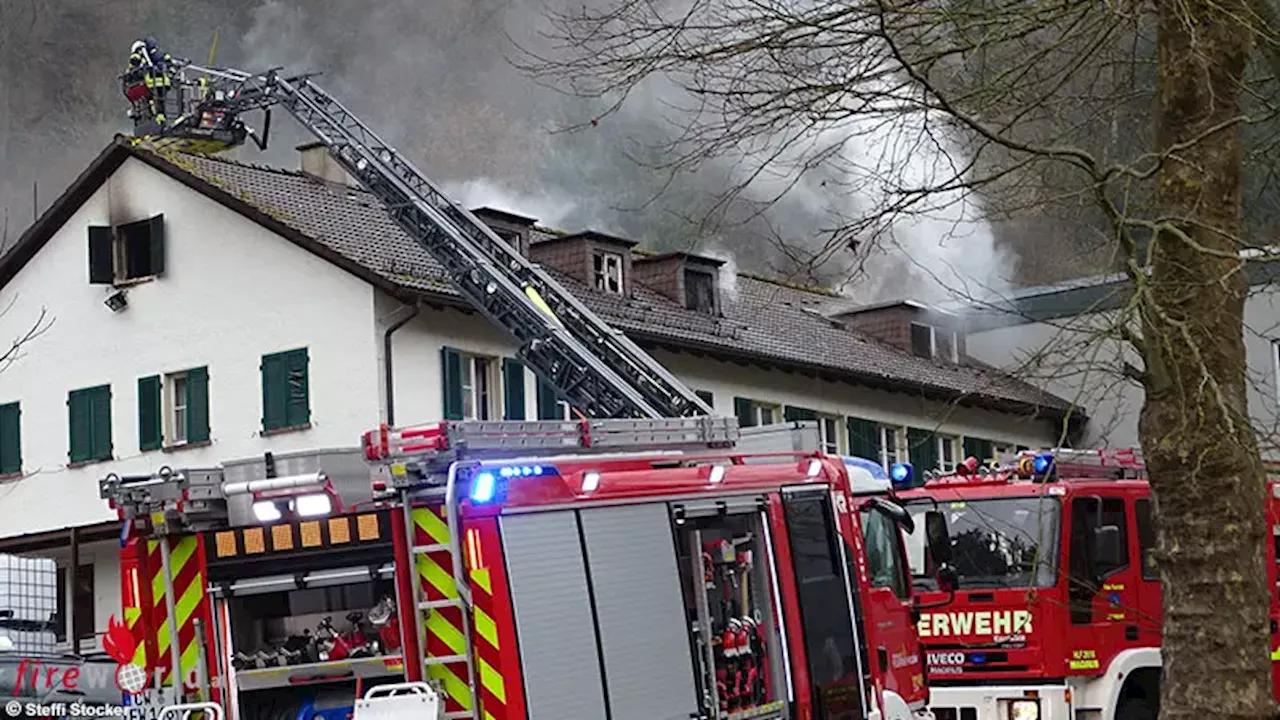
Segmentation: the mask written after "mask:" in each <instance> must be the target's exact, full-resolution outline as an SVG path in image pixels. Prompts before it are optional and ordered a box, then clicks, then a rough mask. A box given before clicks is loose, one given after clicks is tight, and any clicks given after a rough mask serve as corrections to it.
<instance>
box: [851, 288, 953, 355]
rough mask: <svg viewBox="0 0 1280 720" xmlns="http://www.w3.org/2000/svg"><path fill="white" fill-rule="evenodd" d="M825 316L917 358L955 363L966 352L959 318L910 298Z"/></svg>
mask: <svg viewBox="0 0 1280 720" xmlns="http://www.w3.org/2000/svg"><path fill="white" fill-rule="evenodd" d="M828 317H830V318H831V319H832V320H835V321H837V322H840V323H843V324H844V325H846V326H848V327H851V328H853V329H855V330H859V331H861V332H864V333H866V334H867V335H870V336H872V337H874V338H876V339H878V340H881V341H883V342H886V343H889V344H890V345H894V346H896V347H899V348H902V349H903V350H906V351H907V352H910V353H911V354H913V355H916V356H918V357H925V358H932V359H936V360H940V361H942V362H948V363H958V362H960V358H961V357H962V356H963V355H964V353H965V337H964V327H963V323H962V321H961V320H960V318H959V317H957V316H956V315H953V314H952V313H948V312H945V311H942V310H938V309H936V308H932V307H929V306H927V305H923V304H921V303H917V302H913V301H911V300H902V301H895V302H891V303H881V304H878V305H869V306H866V307H861V308H854V309H852V310H845V311H839V312H835V313H831V314H829V315H828Z"/></svg>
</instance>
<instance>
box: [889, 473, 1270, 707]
mask: <svg viewBox="0 0 1280 720" xmlns="http://www.w3.org/2000/svg"><path fill="white" fill-rule="evenodd" d="M1271 488H1272V501H1271V505H1270V517H1271V518H1272V525H1273V527H1275V528H1277V529H1280V525H1278V524H1277V523H1278V522H1280V514H1277V512H1276V510H1277V503H1278V502H1280V501H1277V500H1276V499H1275V498H1276V497H1277V493H1280V486H1277V485H1276V484H1275V483H1274V482H1273V483H1272V484H1271ZM900 498H901V499H902V500H903V502H905V503H906V505H907V508H908V510H910V511H911V512H912V513H913V514H915V515H917V516H918V515H921V514H923V513H925V512H928V511H935V510H936V511H940V512H941V513H943V514H944V515H945V518H946V522H947V526H948V531H949V533H950V537H951V542H952V545H953V547H952V548H951V549H950V551H947V552H946V554H944V555H943V556H942V559H943V560H945V561H946V562H949V563H952V564H953V568H954V572H955V573H956V574H957V576H958V583H957V584H956V588H955V592H954V595H952V594H951V593H949V592H944V591H942V590H940V589H939V585H938V581H937V580H936V579H935V578H933V577H930V576H927V575H926V573H927V572H928V571H929V569H930V568H931V567H932V565H933V562H934V558H937V557H938V556H937V555H935V554H934V553H935V552H936V550H931V549H927V548H926V547H925V543H924V541H923V539H921V538H920V537H919V533H918V532H917V533H915V534H913V535H912V536H909V537H908V540H907V542H908V556H909V558H910V564H911V570H912V574H913V584H914V586H915V589H916V591H917V592H919V593H920V596H921V600H922V602H924V603H925V604H930V603H931V601H935V600H945V599H948V598H950V599H951V603H950V604H948V605H946V606H945V607H942V608H938V609H936V610H933V611H926V612H924V613H922V614H921V615H920V618H919V625H918V629H919V633H920V636H921V642H923V643H924V645H925V648H926V660H927V664H928V672H929V683H930V686H931V698H930V707H931V709H932V710H933V712H934V714H935V716H936V717H937V718H938V719H939V720H1075V718H1077V717H1091V718H1099V720H1113V719H1114V720H1155V718H1156V716H1157V712H1158V702H1159V682H1160V630H1161V605H1160V599H1161V594H1160V582H1159V576H1158V574H1157V573H1156V569H1155V566H1154V561H1153V560H1152V549H1153V547H1154V545H1155V532H1154V529H1153V526H1152V515H1151V513H1152V505H1151V496H1150V491H1149V488H1148V485H1147V482H1146V480H1145V471H1144V469H1143V465H1142V458H1141V453H1140V451H1136V450H1066V449H1057V450H1052V451H1047V452H1042V453H1031V452H1025V453H1020V454H1018V455H1015V456H1011V457H1003V458H997V459H996V462H995V463H993V464H992V465H990V466H987V467H980V466H979V463H978V461H977V460H976V459H974V458H969V459H968V460H966V462H965V463H963V464H961V466H960V467H958V468H957V471H956V472H955V473H953V474H947V475H941V476H937V477H931V478H928V479H926V480H925V482H924V485H923V488H921V489H915V490H910V491H907V492H904V493H901V494H900ZM1277 537H1278V538H1280V535H1277ZM1277 542H1280V540H1277ZM1267 552H1268V554H1269V555H1270V556H1271V560H1272V562H1270V563H1269V567H1270V568H1271V573H1272V578H1271V580H1272V586H1273V587H1274V586H1275V580H1276V577H1275V562H1274V560H1275V554H1274V553H1275V548H1273V547H1268V549H1267ZM1278 611H1280V605H1277V602H1276V599H1275V598H1274V597H1273V601H1272V617H1273V621H1272V626H1271V628H1272V638H1273V640H1272V642H1273V643H1274V642H1275V641H1276V637H1277V636H1276V622H1275V618H1277V617H1280V613H1278ZM1276 657H1277V656H1276V655H1273V659H1276ZM1080 713H1085V714H1084V715H1081V714H1080Z"/></svg>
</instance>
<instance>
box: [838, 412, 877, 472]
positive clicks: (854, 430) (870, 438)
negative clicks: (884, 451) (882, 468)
mask: <svg viewBox="0 0 1280 720" xmlns="http://www.w3.org/2000/svg"><path fill="white" fill-rule="evenodd" d="M845 427H847V428H848V430H849V454H850V455H853V456H854V457H860V458H865V459H867V460H874V461H875V462H880V426H879V425H876V424H875V423H873V422H871V421H870V420H863V419H862V418H856V417H850V418H849V419H848V420H846V421H845Z"/></svg>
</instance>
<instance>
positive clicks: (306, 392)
mask: <svg viewBox="0 0 1280 720" xmlns="http://www.w3.org/2000/svg"><path fill="white" fill-rule="evenodd" d="M287 357H288V362H289V396H288V408H287V410H286V413H285V415H286V422H288V424H289V427H297V426H298V425H306V424H307V423H309V422H311V382H310V379H309V374H308V369H309V365H310V364H311V358H310V357H309V356H308V354H307V349H306V348H300V349H298V350H292V351H290V352H289V353H287Z"/></svg>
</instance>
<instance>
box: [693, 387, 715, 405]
mask: <svg viewBox="0 0 1280 720" xmlns="http://www.w3.org/2000/svg"><path fill="white" fill-rule="evenodd" d="M693 394H694V395H697V396H698V397H699V398H701V399H702V402H704V403H706V404H707V407H709V408H711V409H712V410H715V409H716V396H715V395H714V394H713V393H712V392H711V391H709V390H694V391H693Z"/></svg>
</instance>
